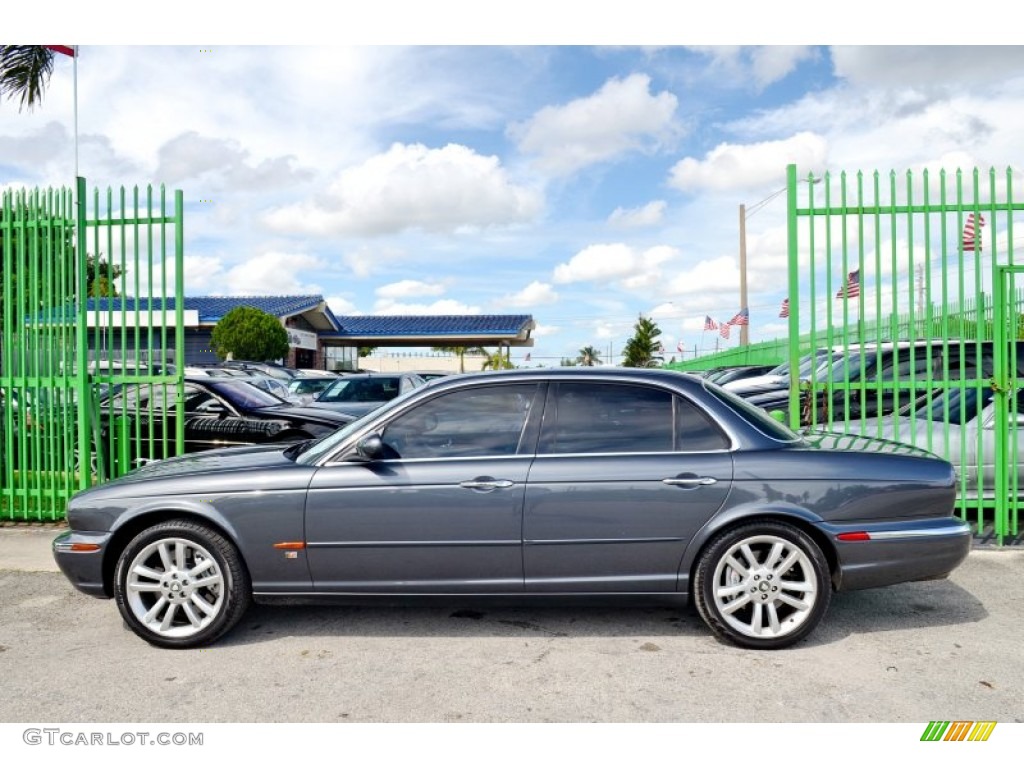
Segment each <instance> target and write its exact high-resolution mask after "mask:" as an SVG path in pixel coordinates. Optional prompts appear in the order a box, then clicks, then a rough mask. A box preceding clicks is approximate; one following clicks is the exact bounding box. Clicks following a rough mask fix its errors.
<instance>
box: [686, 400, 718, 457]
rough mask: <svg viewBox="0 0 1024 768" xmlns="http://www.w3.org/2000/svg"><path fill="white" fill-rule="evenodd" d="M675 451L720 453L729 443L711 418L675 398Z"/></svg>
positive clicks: (689, 403) (689, 404)
mask: <svg viewBox="0 0 1024 768" xmlns="http://www.w3.org/2000/svg"><path fill="white" fill-rule="evenodd" d="M676 436H677V441H676V450H679V451H685V452H697V451H722V450H727V449H728V448H729V447H730V445H731V443H730V442H729V438H728V437H726V435H725V434H724V433H723V432H722V430H720V429H719V428H718V427H717V426H716V425H715V423H714V422H713V421H712V420H711V418H710V417H709V416H708V415H707V414H706V413H704V411H702V410H701V409H700V408H698V407H697V406H696V405H694V404H693V403H691V402H690V401H689V400H685V399H683V398H681V397H677V398H676Z"/></svg>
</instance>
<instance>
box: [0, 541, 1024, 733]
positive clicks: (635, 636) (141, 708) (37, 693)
mask: <svg viewBox="0 0 1024 768" xmlns="http://www.w3.org/2000/svg"><path fill="white" fill-rule="evenodd" d="M57 530H59V529H58V528H57V527H53V526H8V527H0V680H2V681H3V689H4V696H2V697H0V722H172V723H173V722H182V723H184V722H190V723H194V722H697V723H711V722H928V721H932V720H974V721H978V720H995V721H999V722H1024V696H1022V695H1021V691H1022V690H1024V663H1022V662H1024V654H1022V652H1021V650H1020V649H1021V632H1022V631H1024V622H1022V621H1021V619H1022V606H1024V549H1022V548H1021V547H1019V546H1012V547H1004V548H1002V549H999V548H995V547H987V546H983V547H979V548H977V549H975V551H973V552H972V553H971V554H970V556H969V557H968V559H967V561H966V562H965V563H964V565H962V566H961V567H960V568H959V569H957V571H955V572H954V573H953V575H952V576H951V577H950V578H949V579H947V580H943V581H933V582H919V583H914V584H903V585H898V586H894V587H887V588H884V589H877V590H867V591H863V592H850V593H838V594H837V595H835V597H834V599H833V602H832V605H831V607H830V608H829V611H828V613H827V614H826V616H825V618H824V620H823V622H822V624H821V625H820V626H819V627H818V629H817V630H816V631H815V632H814V633H813V634H812V636H811V638H810V639H809V640H808V641H806V642H804V643H802V644H800V645H798V646H796V647H794V648H791V649H788V650H783V651H774V652H756V651H747V650H741V649H739V648H735V647H733V646H730V645H726V644H723V643H722V642H719V641H718V640H716V639H715V638H714V637H713V636H712V635H711V633H710V632H709V631H708V630H707V629H706V628H705V627H704V625H703V624H702V622H701V621H700V619H699V618H698V617H697V615H696V614H695V613H694V612H693V611H692V610H690V609H686V608H628V607H627V608H622V607H601V608H580V607H558V608H550V607H545V608H530V607H520V608H508V609H506V608H502V609H492V608H487V607H480V606H474V605H472V604H453V605H450V606H444V607H422V606H420V607H397V608H396V607H387V608H384V607H365V606H364V607H273V608H271V607H262V606H255V607H254V608H252V609H251V610H250V612H249V613H248V614H247V615H246V616H245V617H244V618H243V620H242V622H241V623H240V624H239V625H238V627H236V629H235V630H234V631H233V632H232V633H230V634H229V635H228V636H227V637H225V638H224V639H222V640H221V641H220V642H218V643H216V644H215V645H213V646H212V647H210V648H206V649H202V650H190V651H166V650H160V649H157V648H153V647H151V646H149V645H147V644H146V643H144V642H143V641H141V640H140V639H138V638H137V637H136V636H135V635H133V634H132V633H131V632H129V631H128V630H127V629H125V628H124V626H123V624H122V622H121V619H120V617H119V616H118V614H117V609H116V607H115V606H114V604H113V603H112V602H111V601H107V600H96V599H94V598H90V597H87V596H85V595H82V594H80V593H78V592H76V591H75V590H74V589H73V588H72V587H71V586H70V584H69V583H68V582H67V580H66V579H65V578H64V577H63V575H61V574H60V573H59V572H57V571H56V567H55V565H54V563H53V560H52V558H51V556H50V552H49V542H50V540H51V539H52V538H53V536H54V535H55V534H56V532H57Z"/></svg>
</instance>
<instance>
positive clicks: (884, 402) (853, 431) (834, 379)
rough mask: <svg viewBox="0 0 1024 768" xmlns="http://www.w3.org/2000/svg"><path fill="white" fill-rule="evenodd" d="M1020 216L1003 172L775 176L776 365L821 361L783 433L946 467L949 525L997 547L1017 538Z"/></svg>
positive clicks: (1023, 357) (793, 399)
mask: <svg viewBox="0 0 1024 768" xmlns="http://www.w3.org/2000/svg"><path fill="white" fill-rule="evenodd" d="M1022 209H1024V203H1020V202H1016V201H1015V200H1014V198H1013V176H1012V173H1011V172H1010V171H1009V170H1007V171H1006V172H1005V173H1004V174H997V173H996V171H995V170H991V171H989V172H988V173H982V172H980V171H978V170H976V169H975V170H973V171H971V172H970V173H966V174H965V173H962V172H961V171H955V172H952V173H947V172H946V171H939V172H937V173H931V172H929V171H928V170H923V171H921V172H920V173H917V174H915V173H911V172H907V173H905V174H896V173H894V172H892V173H888V174H881V173H879V172H873V173H869V174H865V173H863V172H859V173H855V174H847V173H840V174H837V175H835V174H828V173H827V174H825V175H824V176H822V177H820V178H815V177H814V176H813V175H812V176H808V177H805V178H799V177H798V174H797V169H796V167H795V166H790V167H789V168H788V213H789V225H788V230H789V243H788V247H789V271H788V274H789V280H788V295H789V297H790V298H791V300H790V316H789V336H790V340H791V343H790V349H789V359H790V361H791V365H792V366H793V369H794V370H795V369H796V361H798V360H799V358H800V357H801V355H804V354H806V353H808V352H809V351H810V350H818V351H819V352H820V353H821V354H823V355H824V358H823V363H822V364H821V365H820V367H818V368H817V369H816V370H814V371H812V372H811V374H810V376H809V377H808V378H807V379H806V380H805V381H802V382H799V383H797V386H793V387H791V388H790V398H789V408H788V412H787V417H788V418H789V420H790V423H791V424H792V425H793V426H798V427H803V428H807V429H811V430H817V429H828V430H831V431H840V432H845V433H847V434H849V435H850V436H851V440H853V439H856V438H857V437H858V436H867V437H882V438H887V439H895V440H898V441H900V442H905V443H910V444H913V445H916V446H918V447H921V448H925V449H927V450H929V451H932V452H933V453H936V454H938V455H941V456H944V457H946V458H949V459H950V460H951V461H952V462H953V463H954V464H955V465H956V467H957V477H958V484H959V498H958V506H959V510H960V514H961V516H962V517H964V518H965V519H969V520H971V521H972V522H974V523H975V524H976V530H977V532H978V533H979V534H981V535H991V536H993V537H995V538H996V539H997V540H998V541H999V542H1002V541H1003V540H1004V539H1005V537H1007V536H1014V537H1016V536H1018V534H1019V529H1018V511H1019V508H1020V495H1019V493H1018V488H1019V485H1020V480H1019V468H1018V462H1017V455H1018V450H1019V449H1018V442H1017V435H1018V429H1017V420H1018V417H1017V415H1016V414H1017V412H1018V410H1024V408H1019V407H1018V403H1017V392H1018V388H1019V382H1020V381H1021V380H1022V379H1024V340H1022V339H1024V333H1022V329H1024V315H1022V309H1024V295H1022V292H1021V291H1020V290H1018V288H1019V287H1021V288H1024V285H1022V283H1024V279H1021V278H1017V275H1018V273H1019V272H1020V271H1021V269H1022V268H1024V267H1017V266H1015V264H1014V245H1015V244H1014V239H1013V231H1014V220H1013V216H1014V213H1015V212H1017V211H1020V210H1022ZM794 297H795V298H794ZM1022 397H1024V396H1022ZM1020 434H1021V435H1022V436H1024V430H1022V431H1021V433H1020Z"/></svg>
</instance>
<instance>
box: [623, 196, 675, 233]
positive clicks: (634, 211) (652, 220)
mask: <svg viewBox="0 0 1024 768" xmlns="http://www.w3.org/2000/svg"><path fill="white" fill-rule="evenodd" d="M667 207H668V203H666V202H665V201H664V200H652V201H651V202H649V203H647V205H642V206H640V207H639V208H622V207H621V206H620V207H619V208H616V209H615V210H614V211H612V214H611V216H609V217H608V223H609V224H611V225H613V226H616V227H652V226H654V225H655V224H660V223H661V221H662V219H663V218H665V209H666V208H667Z"/></svg>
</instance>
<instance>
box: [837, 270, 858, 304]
mask: <svg viewBox="0 0 1024 768" xmlns="http://www.w3.org/2000/svg"><path fill="white" fill-rule="evenodd" d="M844 296H845V297H846V298H848V299H855V298H857V297H858V296H860V270H859V269H855V270H853V272H851V273H850V274H849V275H847V276H846V285H844V286H843V287H842V288H840V289H839V290H838V291H836V298H837V299H841V298H843V297H844Z"/></svg>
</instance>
